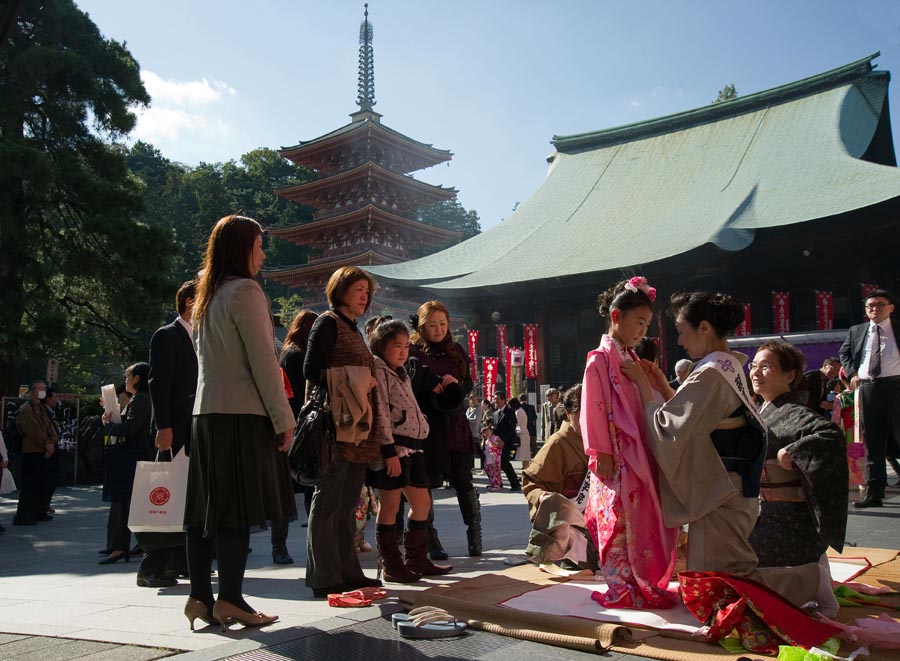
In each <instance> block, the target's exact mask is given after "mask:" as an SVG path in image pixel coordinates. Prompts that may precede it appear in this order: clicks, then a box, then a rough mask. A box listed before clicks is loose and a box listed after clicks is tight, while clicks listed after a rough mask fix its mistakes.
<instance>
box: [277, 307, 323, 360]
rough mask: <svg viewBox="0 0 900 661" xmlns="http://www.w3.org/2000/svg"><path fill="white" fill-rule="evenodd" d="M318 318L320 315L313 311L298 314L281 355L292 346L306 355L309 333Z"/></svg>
mask: <svg viewBox="0 0 900 661" xmlns="http://www.w3.org/2000/svg"><path fill="white" fill-rule="evenodd" d="M318 317H319V315H317V314H316V313H315V312H313V311H312V310H300V312H298V313H297V316H296V317H294V321H292V322H291V327H290V328H289V329H288V332H287V337H285V338H284V346H282V347H281V355H284V353H285V352H286V351H287V350H288V349H289V348H290V347H291V345H293V346H295V347H297V348H298V349H300V351H302V352H304V353H306V342H307V341H308V340H309V331H310V329H312V325H313V322H315V320H316V319H318Z"/></svg>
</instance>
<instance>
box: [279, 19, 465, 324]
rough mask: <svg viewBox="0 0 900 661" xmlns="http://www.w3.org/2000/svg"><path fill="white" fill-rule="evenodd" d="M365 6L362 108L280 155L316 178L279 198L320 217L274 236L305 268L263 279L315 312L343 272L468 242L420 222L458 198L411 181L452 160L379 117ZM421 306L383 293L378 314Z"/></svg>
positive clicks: (379, 294)
mask: <svg viewBox="0 0 900 661" xmlns="http://www.w3.org/2000/svg"><path fill="white" fill-rule="evenodd" d="M366 7H367V9H366V12H365V19H364V20H363V22H362V24H361V25H360V33H359V43H360V47H359V87H358V96H357V100H356V102H357V104H358V106H359V110H357V111H356V112H354V113H352V114H351V115H350V118H351V120H352V121H351V122H350V123H349V124H347V125H345V126H342V127H341V128H339V129H336V130H334V131H332V132H330V133H326V134H325V135H323V136H320V137H318V138H314V139H312V140H308V141H305V142H301V143H299V144H297V145H294V146H292V147H283V148H282V149H281V150H280V151H279V153H280V155H281V156H282V157H284V158H286V159H289V160H291V161H293V162H294V163H295V164H297V165H299V166H303V167H306V168H308V169H310V170H313V171H315V172H316V173H317V174H318V177H317V178H316V179H315V180H313V181H310V182H307V183H302V184H298V185H294V186H287V187H283V188H277V189H275V194H276V195H278V196H280V197H283V198H285V199H288V200H291V201H292V202H296V203H297V204H302V205H305V206H309V207H312V208H314V209H316V210H317V211H316V212H315V214H314V216H313V220H312V221H311V222H306V223H300V224H297V225H290V226H286V227H277V228H270V229H269V230H268V233H269V235H271V236H274V237H277V238H279V239H283V240H285V241H290V242H292V243H294V244H297V245H306V246H310V247H311V248H313V249H314V250H313V253H312V255H311V256H310V257H309V260H308V263H306V264H303V265H300V266H292V267H287V268H278V269H268V270H265V271H264V272H263V275H264V277H265V278H267V279H269V280H274V281H276V282H279V283H282V284H284V285H287V286H289V287H292V288H296V289H299V290H300V292H301V295H302V296H303V298H304V307H307V308H310V309H313V310H317V311H320V310H323V309H325V308H326V307H327V302H326V301H325V293H324V290H325V283H326V282H327V281H328V277H329V276H330V275H331V274H332V272H334V271H335V270H336V269H337V268H339V267H341V266H347V265H356V266H370V265H375V264H392V263H396V262H404V261H408V260H410V259H413V258H416V257H421V256H423V255H427V254H429V253H431V252H434V251H435V250H438V249H440V248H442V247H445V246H447V245H449V244H451V243H453V242H454V241H458V240H459V239H460V237H461V234H460V233H459V232H457V231H453V230H448V229H443V228H440V227H435V226H433V225H429V224H426V223H423V222H420V221H419V220H417V219H416V214H417V211H418V210H419V209H421V208H423V207H429V206H432V205H434V204H437V203H439V202H443V201H446V200H450V199H453V198H454V197H455V196H456V190H455V189H453V188H444V187H443V186H433V185H431V184H427V183H425V182H422V181H419V180H417V179H414V178H413V177H412V176H410V173H411V172H415V171H417V170H421V169H423V168H428V167H431V166H433V165H437V164H438V163H445V162H447V161H449V160H450V159H451V158H452V157H453V154H452V153H450V152H449V151H447V150H442V149H436V148H435V147H433V146H431V145H430V144H425V143H422V142H417V141H416V140H413V139H412V138H409V137H407V136H405V135H403V134H402V133H399V132H398V131H395V130H394V129H392V128H389V127H388V126H386V125H385V124H383V123H382V122H381V115H380V114H379V113H377V112H375V110H374V106H375V79H374V58H373V49H372V37H373V31H372V24H371V22H370V21H369V12H368V5H366ZM420 303H421V300H420V299H419V298H418V297H415V298H413V299H408V300H406V299H404V298H403V297H402V296H400V295H398V294H397V293H396V292H395V291H393V290H392V289H391V287H389V286H388V287H379V289H378V291H377V292H376V294H375V298H374V300H373V304H372V308H371V309H372V312H373V313H375V314H381V313H384V312H390V313H392V314H394V315H399V314H402V313H411V312H413V311H415V310H416V308H418V306H419V304H420Z"/></svg>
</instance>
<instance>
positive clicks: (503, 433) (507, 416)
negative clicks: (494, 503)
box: [494, 392, 522, 491]
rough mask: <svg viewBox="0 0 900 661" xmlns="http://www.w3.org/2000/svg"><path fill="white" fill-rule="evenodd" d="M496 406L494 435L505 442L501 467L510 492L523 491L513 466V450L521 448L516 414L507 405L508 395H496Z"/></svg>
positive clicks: (501, 454)
mask: <svg viewBox="0 0 900 661" xmlns="http://www.w3.org/2000/svg"><path fill="white" fill-rule="evenodd" d="M494 406H496V407H497V412H496V413H495V414H494V434H495V435H496V436H497V438H499V439H500V440H501V441H503V449H502V450H500V467H501V468H502V469H503V472H504V473H506V479H507V480H509V490H510V491H521V490H522V484H521V482H520V481H519V476H518V475H516V469H515V468H513V465H512V453H513V450H515V449H516V448H517V447H518V446H519V435H518V433H516V427H517V426H518V423H517V421H516V413H515V411H513V410H512V409H511V408H509V406H508V405H507V404H506V395H503V394H501V393H499V392H498V393H496V394H495V395H494Z"/></svg>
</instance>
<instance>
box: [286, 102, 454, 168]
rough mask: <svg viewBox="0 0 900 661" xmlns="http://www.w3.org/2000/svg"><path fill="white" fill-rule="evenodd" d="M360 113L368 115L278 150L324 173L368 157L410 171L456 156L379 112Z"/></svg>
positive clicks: (391, 166) (354, 164)
mask: <svg viewBox="0 0 900 661" xmlns="http://www.w3.org/2000/svg"><path fill="white" fill-rule="evenodd" d="M359 114H361V115H364V117H362V118H361V119H359V120H357V121H353V122H351V123H350V124H347V125H345V126H342V127H341V128H339V129H335V130H334V131H331V132H330V133H326V134H325V135H322V136H319V137H318V138H314V139H313V140H307V141H305V142H301V143H299V144H297V145H294V146H293V147H282V148H281V150H280V151H279V152H278V153H279V154H280V155H281V156H282V157H283V158H286V159H288V160H290V161H293V162H294V163H296V164H297V165H300V166H303V167H307V168H310V169H312V170H316V171H317V172H320V173H322V174H331V173H334V172H339V171H340V170H342V169H345V168H347V167H348V166H350V167H354V166H356V165H358V164H361V163H365V162H367V161H373V162H375V163H377V164H378V165H380V166H382V167H384V168H386V169H388V170H392V171H394V172H399V173H400V174H408V173H410V172H415V171H416V170H421V169H423V168H430V167H432V166H433V165H437V164H439V163H445V162H447V161H449V160H450V159H451V158H453V154H452V153H451V152H450V150H447V149H436V148H435V147H433V146H431V145H430V144H426V143H424V142H418V141H416V140H413V139H412V138H410V137H408V136H405V135H403V134H402V133H400V132H399V131H395V130H394V129H392V128H390V127H388V126H385V125H384V124H381V123H380V121H378V114H377V113H372V112H369V113H359Z"/></svg>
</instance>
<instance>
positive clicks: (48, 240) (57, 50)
mask: <svg viewBox="0 0 900 661" xmlns="http://www.w3.org/2000/svg"><path fill="white" fill-rule="evenodd" d="M0 98H2V99H3V103H2V104H0V163H3V167H2V168H0V251H2V254H3V260H0V309H3V311H4V314H3V315H2V316H0V392H3V393H9V392H13V391H14V390H15V387H16V385H17V384H18V383H20V382H23V381H26V380H27V379H28V377H29V376H32V375H34V374H42V373H43V371H44V365H45V364H46V359H47V358H49V357H58V358H60V359H61V363H63V364H64V366H61V373H60V378H61V380H62V381H63V383H62V385H63V386H64V387H67V386H69V385H70V384H71V385H74V383H73V381H72V379H73V375H75V374H77V375H79V376H77V377H74V378H77V379H79V380H80V379H81V378H83V377H84V375H86V374H88V373H91V372H93V373H96V372H98V371H99V370H97V369H91V368H87V367H86V365H88V364H93V365H96V364H109V363H111V362H112V363H117V362H119V361H122V362H124V361H123V360H122V359H127V360H131V359H132V358H133V357H145V356H146V340H147V334H146V332H145V331H144V330H142V329H144V328H146V327H147V325H148V324H149V323H150V320H152V319H158V318H159V316H160V314H161V309H162V307H161V306H162V301H163V300H164V299H167V298H168V297H169V295H170V293H171V287H172V282H171V271H170V268H169V259H168V257H169V255H170V253H171V250H172V244H171V241H170V240H169V235H168V234H167V233H166V232H165V231H164V229H162V228H160V227H159V226H154V225H150V224H147V223H143V222H139V221H138V220H137V219H138V218H139V217H140V215H141V213H142V211H143V207H142V197H143V196H142V190H141V185H140V182H139V181H138V180H137V179H136V178H134V177H133V176H131V175H130V173H129V171H128V169H127V167H126V163H125V159H124V157H123V152H122V149H121V148H119V147H117V146H115V145H114V144H111V142H113V141H115V140H118V139H120V138H121V137H123V136H124V135H126V134H127V133H128V132H129V131H130V130H131V129H132V128H133V126H134V123H135V117H134V114H133V113H132V111H131V108H132V107H133V106H135V105H146V104H147V103H148V102H149V100H150V99H149V97H148V95H147V92H146V90H145V89H144V87H143V85H142V83H141V80H140V76H139V69H138V65H137V62H136V61H135V60H134V58H133V57H132V56H131V54H130V53H129V52H128V50H127V49H126V48H125V46H124V45H123V44H120V43H118V42H116V41H113V40H109V39H105V38H103V36H102V35H101V34H100V31H99V30H98V28H97V26H96V25H94V24H93V22H91V20H90V18H89V17H88V16H87V15H86V14H84V13H83V12H82V11H80V10H79V9H78V8H77V7H76V6H75V5H74V3H73V2H71V1H70V0H58V1H56V2H49V3H43V2H39V1H38V0H26V2H25V3H24V6H23V8H22V11H21V13H20V14H19V15H18V17H17V20H16V21H15V24H14V25H12V26H11V29H10V33H9V38H8V40H7V42H6V43H4V44H3V45H2V51H0ZM115 371H116V372H119V371H120V369H116V370H115Z"/></svg>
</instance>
